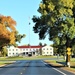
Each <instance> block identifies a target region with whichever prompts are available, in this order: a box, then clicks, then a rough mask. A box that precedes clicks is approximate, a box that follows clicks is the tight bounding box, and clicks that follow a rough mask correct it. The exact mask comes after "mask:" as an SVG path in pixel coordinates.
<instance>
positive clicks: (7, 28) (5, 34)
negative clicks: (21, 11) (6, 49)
mask: <svg viewBox="0 0 75 75" xmlns="http://www.w3.org/2000/svg"><path fill="white" fill-rule="evenodd" d="M15 25H16V22H15V21H14V20H13V19H12V18H11V17H10V16H3V15H0V47H3V46H5V45H7V44H14V43H15V31H16V28H15Z"/></svg>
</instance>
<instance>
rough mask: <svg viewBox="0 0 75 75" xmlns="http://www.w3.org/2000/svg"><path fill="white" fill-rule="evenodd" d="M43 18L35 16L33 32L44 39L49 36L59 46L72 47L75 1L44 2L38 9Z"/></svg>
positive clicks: (45, 0) (47, 0) (74, 33)
mask: <svg viewBox="0 0 75 75" xmlns="http://www.w3.org/2000/svg"><path fill="white" fill-rule="evenodd" d="M38 12H39V13H41V16H39V17H36V16H33V18H32V20H33V22H34V23H35V25H34V27H33V30H34V32H35V33H39V38H40V39H44V38H45V37H46V35H47V34H49V40H51V41H53V42H54V44H56V45H57V46H58V45H59V46H62V45H65V46H66V48H67V47H72V44H71V43H72V40H74V38H75V0H57V1H56V0H42V1H41V3H40V6H39V8H38Z"/></svg>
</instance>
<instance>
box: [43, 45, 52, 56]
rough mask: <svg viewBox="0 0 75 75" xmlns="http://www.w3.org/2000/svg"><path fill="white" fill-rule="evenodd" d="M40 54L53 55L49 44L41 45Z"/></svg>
mask: <svg viewBox="0 0 75 75" xmlns="http://www.w3.org/2000/svg"><path fill="white" fill-rule="evenodd" d="M42 55H53V47H51V46H44V47H42Z"/></svg>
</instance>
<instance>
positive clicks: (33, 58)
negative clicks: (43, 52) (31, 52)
mask: <svg viewBox="0 0 75 75" xmlns="http://www.w3.org/2000/svg"><path fill="white" fill-rule="evenodd" d="M47 58H56V56H33V57H1V58H0V60H38V59H47Z"/></svg>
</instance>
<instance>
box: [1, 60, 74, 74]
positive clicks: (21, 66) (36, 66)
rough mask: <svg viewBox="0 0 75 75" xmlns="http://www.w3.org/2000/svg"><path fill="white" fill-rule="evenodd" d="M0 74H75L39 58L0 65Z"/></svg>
mask: <svg viewBox="0 0 75 75" xmlns="http://www.w3.org/2000/svg"><path fill="white" fill-rule="evenodd" d="M0 75H75V74H72V73H69V72H66V71H64V70H61V69H60V68H53V67H51V66H49V65H48V64H47V63H45V62H43V61H41V60H31V61H27V60H26V61H17V62H15V63H14V64H11V65H8V66H5V67H1V68H0Z"/></svg>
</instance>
